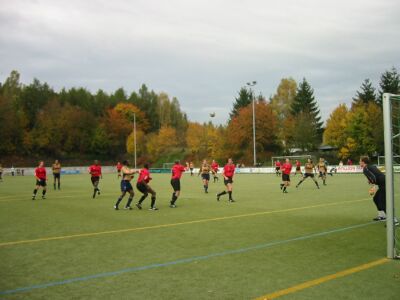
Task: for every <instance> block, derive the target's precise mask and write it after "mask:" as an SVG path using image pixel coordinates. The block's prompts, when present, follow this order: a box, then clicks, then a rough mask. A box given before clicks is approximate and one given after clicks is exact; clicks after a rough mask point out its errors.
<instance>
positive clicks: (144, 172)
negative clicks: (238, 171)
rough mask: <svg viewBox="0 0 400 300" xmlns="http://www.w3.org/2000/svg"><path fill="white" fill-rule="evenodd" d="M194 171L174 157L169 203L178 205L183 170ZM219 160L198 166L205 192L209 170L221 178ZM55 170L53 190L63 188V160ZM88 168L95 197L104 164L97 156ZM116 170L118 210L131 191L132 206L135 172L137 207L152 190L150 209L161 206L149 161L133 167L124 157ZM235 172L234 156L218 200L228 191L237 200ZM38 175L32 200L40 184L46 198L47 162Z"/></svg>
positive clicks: (216, 179) (229, 164)
mask: <svg viewBox="0 0 400 300" xmlns="http://www.w3.org/2000/svg"><path fill="white" fill-rule="evenodd" d="M189 170H190V173H191V174H192V175H193V163H186V166H183V165H181V164H180V162H179V161H175V163H174V165H173V167H172V169H171V186H172V188H173V193H172V196H171V201H170V205H169V207H171V208H176V207H177V206H176V201H177V200H178V197H179V195H180V190H181V184H180V179H181V177H182V174H183V173H184V172H185V171H189ZM218 170H219V165H218V163H217V162H216V161H215V160H213V161H212V163H211V165H209V164H208V162H207V160H203V163H202V165H201V167H200V169H199V173H198V175H199V176H200V175H201V178H202V182H203V188H204V192H205V193H208V184H209V181H210V173H211V174H212V175H213V180H214V183H215V182H216V181H218V180H219V179H218ZM52 172H53V177H54V184H53V185H54V190H56V189H57V188H58V190H60V189H61V182H60V174H61V164H60V162H59V161H58V160H56V161H55V162H54V164H53V165H52ZM88 172H89V174H90V180H91V183H92V186H93V195H92V198H95V197H96V195H100V189H99V182H100V179H101V178H102V169H101V165H100V164H99V162H98V161H97V160H95V161H94V164H93V165H91V166H89V168H88ZM117 173H118V178H120V177H121V183H120V189H121V194H120V196H119V197H118V199H117V202H116V203H115V205H114V209H115V210H119V205H120V203H121V201H122V199H123V198H124V197H125V195H126V194H129V197H128V201H127V202H126V205H125V209H132V207H131V204H132V201H133V197H134V188H133V186H132V184H131V181H132V179H133V178H134V175H135V174H139V175H138V179H137V182H136V188H137V189H138V190H139V191H140V192H141V193H142V196H141V198H140V199H139V201H138V202H137V203H136V207H137V208H138V209H142V203H143V201H144V200H145V199H146V198H147V196H148V195H149V194H151V205H150V208H149V210H153V211H155V210H158V208H157V207H156V206H155V203H156V192H155V191H154V189H153V188H152V187H151V186H150V184H149V183H150V181H151V179H152V178H151V176H150V171H149V165H148V164H144V166H143V168H142V169H140V170H137V169H132V168H131V167H130V165H129V161H123V162H122V164H121V163H120V162H118V164H117ZM234 173H235V165H234V164H233V161H232V159H231V158H230V159H228V163H227V164H226V165H225V167H224V168H223V171H222V175H223V177H224V184H225V186H226V190H224V191H222V192H221V193H219V194H217V200H218V201H219V200H220V197H221V196H222V195H225V194H228V195H229V202H234V200H233V198H232V184H233V175H234ZM35 177H36V186H35V189H34V190H33V194H32V200H35V199H36V195H37V192H38V190H39V189H40V188H42V199H46V191H47V174H46V168H45V166H44V162H43V161H40V162H39V165H38V167H37V168H36V169H35Z"/></svg>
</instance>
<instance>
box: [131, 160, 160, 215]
mask: <svg viewBox="0 0 400 300" xmlns="http://www.w3.org/2000/svg"><path fill="white" fill-rule="evenodd" d="M151 179H152V178H151V177H150V172H149V164H144V166H143V169H141V170H140V173H139V178H138V180H137V183H136V188H137V189H138V190H139V191H140V192H141V193H142V194H143V196H142V197H141V198H140V200H139V202H138V203H137V204H136V207H137V208H139V209H142V202H143V201H144V199H146V197H147V196H148V194H149V193H150V194H151V206H150V208H149V210H158V208H157V207H156V206H155V205H156V192H155V191H154V190H153V189H152V188H151V187H150V185H149V182H150V180H151Z"/></svg>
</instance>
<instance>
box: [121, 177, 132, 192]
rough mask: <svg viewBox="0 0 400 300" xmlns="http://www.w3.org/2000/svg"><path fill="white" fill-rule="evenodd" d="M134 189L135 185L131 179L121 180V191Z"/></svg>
mask: <svg viewBox="0 0 400 300" xmlns="http://www.w3.org/2000/svg"><path fill="white" fill-rule="evenodd" d="M132 190H133V187H132V184H131V182H130V181H129V180H121V192H130V191H132Z"/></svg>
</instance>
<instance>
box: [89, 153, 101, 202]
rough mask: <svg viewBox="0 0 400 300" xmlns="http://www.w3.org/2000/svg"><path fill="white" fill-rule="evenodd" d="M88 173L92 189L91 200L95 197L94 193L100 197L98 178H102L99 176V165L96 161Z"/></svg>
mask: <svg viewBox="0 0 400 300" xmlns="http://www.w3.org/2000/svg"><path fill="white" fill-rule="evenodd" d="M89 173H90V180H91V181H92V185H93V187H94V190H93V198H94V197H96V193H97V194H98V195H100V189H99V181H100V178H103V176H102V174H101V166H100V165H99V161H98V160H95V161H94V164H93V165H91V166H90V167H89Z"/></svg>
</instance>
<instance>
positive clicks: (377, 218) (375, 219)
mask: <svg viewBox="0 0 400 300" xmlns="http://www.w3.org/2000/svg"><path fill="white" fill-rule="evenodd" d="M372 220H373V221H386V218H385V217H381V216H377V217H376V218H373V219H372Z"/></svg>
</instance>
